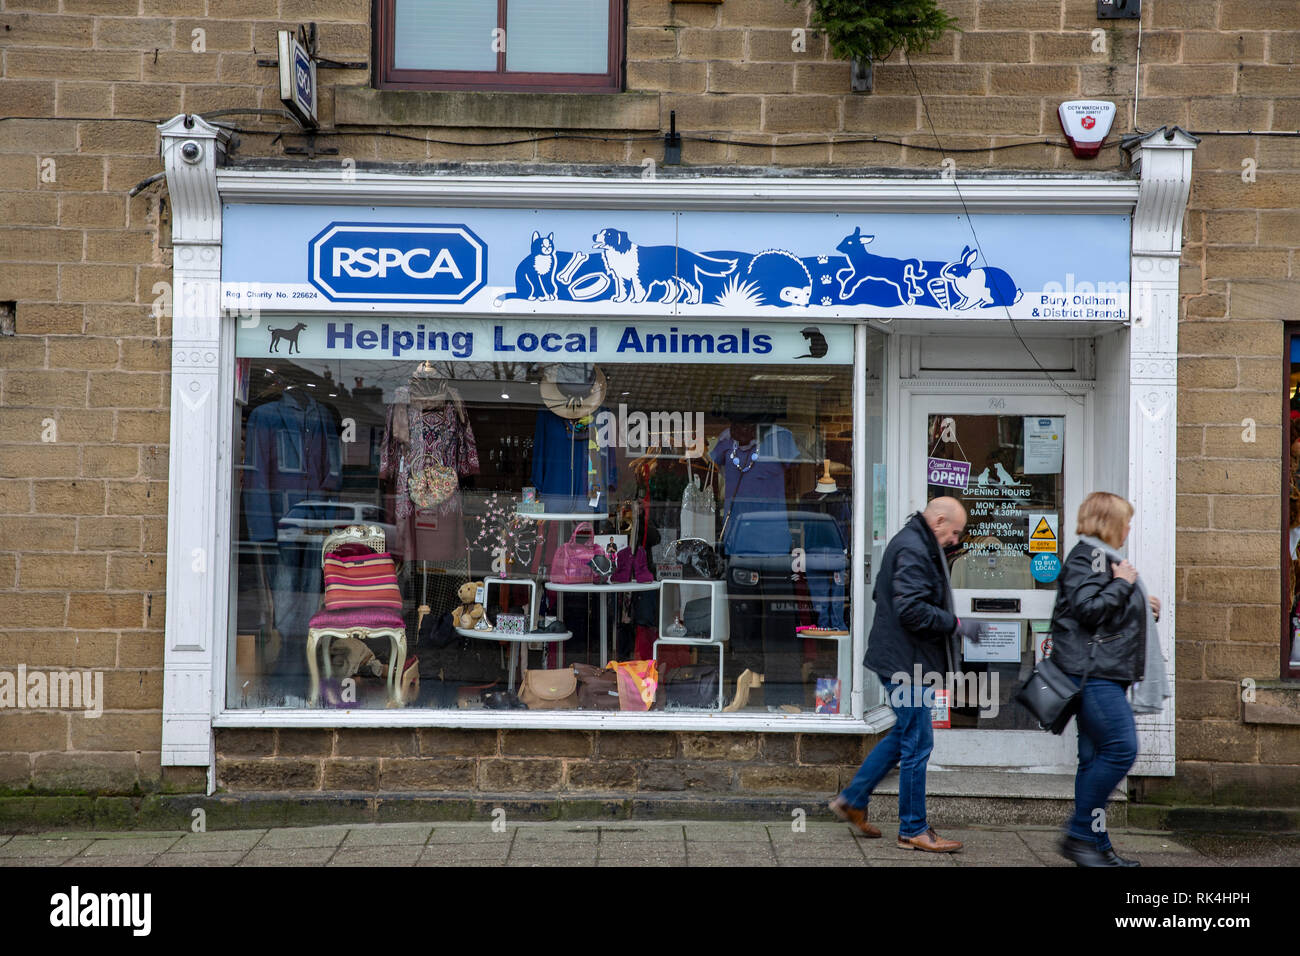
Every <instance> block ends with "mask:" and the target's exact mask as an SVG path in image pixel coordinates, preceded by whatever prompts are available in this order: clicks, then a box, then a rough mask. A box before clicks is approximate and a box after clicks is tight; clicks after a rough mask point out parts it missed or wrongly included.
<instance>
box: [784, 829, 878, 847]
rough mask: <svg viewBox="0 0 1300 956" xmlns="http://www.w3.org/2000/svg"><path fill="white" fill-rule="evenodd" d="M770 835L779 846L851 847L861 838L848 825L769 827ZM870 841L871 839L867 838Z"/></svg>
mask: <svg viewBox="0 0 1300 956" xmlns="http://www.w3.org/2000/svg"><path fill="white" fill-rule="evenodd" d="M768 835H769V836H770V837H771V839H772V842H773V843H774V844H776V845H777V846H815V845H826V846H836V845H843V846H850V845H852V843H853V841H854V839H855V838H856V837H857V836H861V834H860V833H857V831H855V830H854V829H853V828H852V827H850V826H848V825H847V824H831V825H826V824H823V825H821V826H812V825H811V824H810V825H808V827H807V829H805V830H794V829H792V828H790V827H781V826H772V827H768ZM865 839H869V838H865Z"/></svg>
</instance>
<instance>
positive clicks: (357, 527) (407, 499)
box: [227, 316, 880, 716]
mask: <svg viewBox="0 0 1300 956" xmlns="http://www.w3.org/2000/svg"><path fill="white" fill-rule="evenodd" d="M271 324H272V325H275V326H277V327H276V328H273V329H270V330H268V329H267V328H266V327H265V326H260V327H257V328H251V329H247V330H245V329H241V330H240V333H239V345H238V354H239V355H240V356H241V358H239V360H238V373H239V374H238V375H237V389H236V391H237V395H236V399H235V401H236V402H237V407H236V415H235V422H236V428H237V436H236V438H237V445H236V454H235V456H234V458H235V461H236V462H237V465H236V476H235V481H234V488H235V490H234V495H235V500H234V502H233V505H234V508H233V510H234V514H235V518H234V521H235V523H236V524H235V527H236V531H237V533H236V534H235V535H234V538H235V544H234V550H235V554H234V555H233V559H234V560H233V561H232V567H233V572H232V573H233V574H234V593H235V608H234V613H233V614H232V634H231V654H230V655H229V657H230V669H229V680H228V687H229V693H228V696H227V705H228V706H230V707H233V708H267V707H284V708H305V707H321V708H331V707H334V708H384V707H389V706H407V707H421V708H436V709H444V710H445V709H457V708H473V709H478V708H511V709H514V708H518V709H523V708H527V709H558V710H570V711H572V710H592V711H609V710H614V711H620V710H621V711H629V710H630V711H647V710H648V711H652V712H674V711H699V712H703V713H716V712H719V711H727V712H735V713H741V714H761V715H763V716H767V715H769V714H771V713H806V714H812V713H826V714H838V713H847V712H848V709H849V708H848V698H849V689H850V687H851V672H852V670H853V665H852V658H853V655H852V653H851V650H850V626H851V621H852V615H851V600H850V598H851V591H852V588H851V586H850V581H851V569H852V562H853V559H854V555H853V554H852V548H851V544H852V540H853V509H854V505H855V502H854V500H853V492H852V488H853V471H852V468H853V462H854V449H853V434H854V421H853V342H854V330H853V329H852V328H851V327H846V326H838V327H835V326H830V327H828V326H823V327H822V329H821V330H818V329H815V328H808V327H804V326H801V325H799V324H778V323H754V322H750V323H734V322H732V323H729V322H720V323H716V324H714V323H710V324H709V325H707V326H700V325H698V324H697V325H695V326H691V327H686V326H684V325H683V326H681V327H679V326H678V325H676V324H674V323H672V322H669V321H647V322H640V323H635V324H628V323H625V322H621V321H620V322H614V321H609V320H599V321H594V322H593V321H590V320H582V321H578V320H574V321H567V320H551V319H547V320H540V321H525V320H518V321H515V320H512V321H507V322H504V323H498V324H494V323H492V322H490V321H486V320H484V321H479V320H468V321H459V322H457V321H438V320H425V319H417V318H380V317H365V318H351V317H337V316H335V317H329V318H325V317H318V316H307V317H303V318H302V319H301V321H299V319H298V318H297V317H293V318H283V317H277V319H276V321H275V322H273V323H271ZM268 331H269V343H268ZM480 337H481V338H480ZM476 339H479V340H480V341H479V347H478V348H476V345H475V340H476ZM484 341H486V342H487V343H490V344H492V345H494V346H495V348H492V349H488V350H487V351H489V352H490V353H491V354H492V355H493V356H495V358H494V359H493V360H492V361H475V360H474V359H475V357H477V356H480V355H483V354H484V349H483V348H482V347H481V346H482V344H483V342H484ZM507 352H508V353H509V360H501V358H500V357H501V356H502V355H504V354H506V353H507ZM304 356H306V357H304ZM313 356H322V357H313ZM370 356H374V357H370ZM876 370H878V366H876V367H874V368H873V370H872V371H876ZM869 374H871V373H870V372H869ZM868 391H870V388H869V387H868ZM877 392H878V389H877ZM877 406H878V401H877ZM873 421H874V422H875V425H874V426H873V427H872V428H871V429H870V433H871V434H873V435H876V436H877V438H878V436H879V432H880V429H879V422H878V420H876V419H873ZM868 462H869V463H868V465H867V467H868V469H869V470H871V472H878V471H879V457H878V455H871V456H869V457H868ZM868 487H869V485H868ZM866 507H867V508H868V509H869V510H868V512H867V513H868V514H870V513H871V510H870V509H871V504H870V502H868V503H867V504H866Z"/></svg>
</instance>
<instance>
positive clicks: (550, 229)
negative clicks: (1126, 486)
mask: <svg viewBox="0 0 1300 956" xmlns="http://www.w3.org/2000/svg"><path fill="white" fill-rule="evenodd" d="M1063 220H1068V222H1064V221H1063ZM972 225H973V226H974V227H975V228H972ZM1067 230H1068V232H1067ZM1129 230H1130V223H1129V217H1128V216H1122V215H1104V214H1099V215H1087V214H1081V215H1070V216H1068V217H1066V216H1033V217H1026V216H1016V215H1008V214H996V213H990V214H979V215H976V216H975V217H974V223H973V224H972V222H971V221H970V220H969V219H968V218H967V217H966V216H963V215H946V214H937V213H897V214H882V215H865V214H834V213H789V212H772V213H763V212H752V213H751V212H743V213H742V212H695V211H692V212H689V213H686V212H672V211H652V210H603V211H596V210H518V209H496V208H491V209H474V208H444V209H438V208H425V207H389V208H368V209H365V210H362V209H358V208H356V207H349V206H308V205H283V206H272V205H263V204H241V203H229V204H226V205H225V206H224V210H223V232H224V240H225V241H224V244H223V245H224V248H223V256H222V304H223V307H224V308H226V309H228V310H230V311H232V312H237V313H240V314H250V313H258V314H260V313H263V312H280V311H283V312H295V311H296V312H304V311H305V312H350V313H353V314H356V313H358V312H367V311H373V312H382V313H384V314H386V315H393V314H400V313H403V312H416V313H423V314H428V313H430V312H439V313H458V314H473V315H478V316H483V315H491V316H500V317H502V319H503V320H505V322H504V323H503V324H502V326H501V328H500V330H499V331H500V338H499V340H498V339H497V337H496V333H495V332H494V333H490V336H491V337H493V347H494V349H496V351H497V352H505V351H508V350H509V348H511V347H513V348H514V349H516V350H518V351H529V349H528V348H527V347H526V342H531V340H526V342H525V343H520V342H519V340H518V339H517V338H515V339H512V338H511V328H512V326H511V324H510V320H509V317H510V316H537V315H548V314H549V315H554V316H557V317H560V316H563V317H565V318H567V319H571V318H575V317H576V318H582V317H586V316H589V317H597V316H599V317H611V316H613V317H618V316H630V317H631V316H635V317H667V318H672V317H677V316H690V317H692V318H704V319H722V320H734V319H735V318H737V317H752V318H771V319H773V320H778V321H786V322H788V321H795V322H798V321H800V320H801V319H804V318H806V319H808V320H814V321H825V320H832V319H843V320H861V319H863V318H867V317H884V318H919V319H925V318H961V319H1006V318H1008V317H1009V318H1013V319H1025V320H1087V321H1098V320H1100V321H1114V322H1123V321H1126V320H1127V319H1128V317H1129V316H1128V309H1129V288H1128V269H1129V259H1128V245H1129V240H1128V237H1129ZM1062 234H1068V235H1069V236H1070V237H1071V238H1070V241H1069V242H1062V241H1060V236H1061V235H1062ZM976 236H978V243H977V242H976V239H975V237H976ZM333 328H334V331H333V333H332V335H333V337H332V339H330V344H329V345H328V346H327V345H325V344H320V345H319V347H320V348H327V347H328V348H331V349H335V350H337V349H340V348H359V349H362V350H363V351H368V352H377V351H380V350H383V351H386V352H388V353H389V354H393V355H394V357H396V356H397V355H398V354H399V353H393V352H392V351H391V350H392V349H393V348H394V347H395V345H396V346H398V347H400V349H401V352H402V353H406V352H408V351H414V350H415V349H416V348H417V346H416V345H415V344H414V343H415V342H416V341H418V340H417V339H415V338H412V339H410V340H409V341H410V342H411V343H412V344H411V345H407V344H406V343H407V342H408V338H407V337H406V335H405V334H401V335H399V336H398V338H396V339H395V338H394V335H397V334H398V330H397V328H396V326H395V325H394V326H392V327H390V329H389V331H388V336H387V338H386V339H385V338H384V335H385V333H384V331H383V330H382V329H376V330H374V331H375V332H376V334H377V335H378V336H380V338H378V339H375V340H373V341H372V340H370V338H369V336H368V334H367V333H368V332H369V331H371V330H370V329H369V328H368V327H367V328H361V327H360V325H358V324H355V323H354V324H353V325H352V327H351V330H350V331H349V329H348V324H347V323H346V322H345V323H342V324H336V325H335V326H334V327H333ZM685 328H686V327H679V329H678V332H677V333H675V334H678V335H680V334H681V333H682V331H684V330H685ZM693 330H694V328H693V327H692V331H693ZM402 331H403V332H409V333H410V334H411V335H413V336H415V335H418V330H411V329H404V330H402ZM426 331H427V330H426ZM523 331H527V330H523ZM600 331H601V333H602V335H598V336H596V337H595V338H596V341H593V342H589V343H587V347H586V348H585V349H583V348H580V345H581V343H579V342H577V341H576V340H565V341H559V342H557V340H554V339H552V340H550V341H551V343H552V344H551V346H550V347H545V348H544V347H542V346H541V344H540V342H539V343H538V346H537V348H536V349H533V350H532V351H537V352H539V353H543V352H549V353H555V354H563V353H565V352H569V353H570V354H573V353H577V352H579V351H584V350H585V351H586V352H587V357H588V358H591V357H599V358H601V359H602V360H614V361H617V360H618V359H617V358H611V357H610V355H609V354H600V355H599V356H593V353H596V352H597V348H596V346H597V344H599V347H600V348H602V349H612V348H613V347H614V346H615V345H619V344H621V343H622V339H621V337H620V336H619V335H618V334H617V333H616V334H615V339H616V341H615V342H613V343H609V344H606V343H605V342H602V341H599V340H600V339H601V338H602V336H603V333H604V332H605V330H604V329H601V330H600ZM669 334H673V333H669ZM439 341H441V340H439ZM462 341H464V340H462ZM381 342H385V343H387V344H381ZM347 343H350V345H349V344H347ZM715 344H717V343H715ZM731 344H732V343H731V342H730V340H727V341H726V343H725V345H726V348H725V349H722V350H721V354H727V353H728V352H732V353H734V354H738V355H739V354H743V355H746V356H748V357H750V358H752V359H755V360H760V361H761V360H762V357H763V356H764V355H768V354H771V353H770V352H765V351H764V350H763V349H764V344H767V345H771V346H772V347H773V348H775V345H774V343H771V342H767V341H765V340H764V341H760V340H758V339H751V340H748V341H745V342H742V341H741V340H739V339H738V340H737V341H736V343H735V346H736V347H735V348H734V349H733V348H731ZM481 346H482V342H481V337H480V338H478V339H476V343H475V349H476V350H477V349H479V348H481ZM304 347H305V346H304ZM464 348H465V346H464V345H461V346H459V347H453V348H452V350H451V351H450V353H449V354H451V355H452V356H454V357H456V358H469V355H468V354H465V355H458V354H456V351H457V350H459V351H464ZM629 349H630V346H629ZM622 351H623V352H626V351H628V349H624V350H622ZM304 354H307V353H305V352H304ZM323 354H328V355H336V354H339V353H338V352H337V351H328V352H325V353H323ZM358 354H360V353H358ZM482 354H483V353H482V352H478V351H476V353H475V357H479V356H481V355H482ZM678 354H679V355H687V354H689V352H688V351H687V350H685V349H682V350H680V351H679V353H678Z"/></svg>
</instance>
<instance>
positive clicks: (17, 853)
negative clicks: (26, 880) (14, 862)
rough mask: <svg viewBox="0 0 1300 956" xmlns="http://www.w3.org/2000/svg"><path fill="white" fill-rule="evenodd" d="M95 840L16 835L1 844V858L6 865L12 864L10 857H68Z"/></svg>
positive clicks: (37, 858)
mask: <svg viewBox="0 0 1300 956" xmlns="http://www.w3.org/2000/svg"><path fill="white" fill-rule="evenodd" d="M92 842H94V841H93V840H90V839H82V838H76V839H64V838H63V837H57V838H55V839H48V838H45V837H38V836H30V837H29V836H16V837H14V838H13V839H12V840H10V841H9V842H8V843H6V844H5V845H4V846H0V859H5V860H6V863H5V865H6V866H8V865H10V864H9V863H8V862H7V861H8V860H9V859H36V860H39V859H48V858H51V857H62V858H63V859H67V858H68V857H70V856H76V855H77V854H78V853H80V852H81V851H82V850H84V849H86V847H88V846H90V844H91V843H92Z"/></svg>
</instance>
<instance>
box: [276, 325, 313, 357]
mask: <svg viewBox="0 0 1300 956" xmlns="http://www.w3.org/2000/svg"><path fill="white" fill-rule="evenodd" d="M305 328H307V325H306V323H304V322H299V323H298V324H297V325H295V326H294V327H293V328H291V329H267V331H268V332H270V333H271V347H270V349H268V351H271V352H278V351H280V340H281V339H284V340H285V341H286V342H288V343H289V354H290V355H292V354H293V353H294V350H295V349H297V350H298V352H300V353H301V352H302V349H301V348H299V347H298V335H299V333H300V332H302V330H303V329H305Z"/></svg>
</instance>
